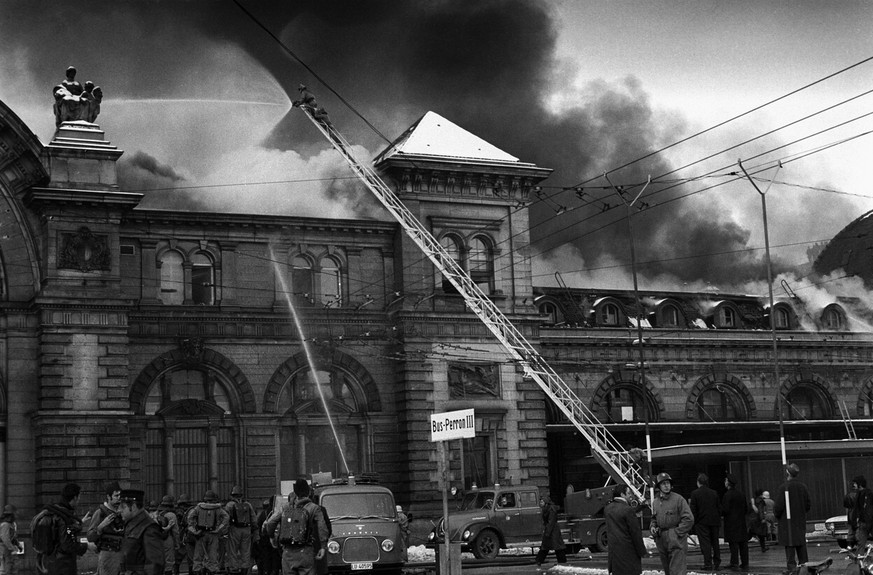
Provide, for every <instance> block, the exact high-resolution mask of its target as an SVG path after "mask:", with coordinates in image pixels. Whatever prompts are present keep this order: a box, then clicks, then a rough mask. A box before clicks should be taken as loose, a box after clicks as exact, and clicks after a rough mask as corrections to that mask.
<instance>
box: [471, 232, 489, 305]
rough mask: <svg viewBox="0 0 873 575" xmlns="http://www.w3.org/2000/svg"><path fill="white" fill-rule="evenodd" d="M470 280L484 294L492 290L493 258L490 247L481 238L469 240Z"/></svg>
mask: <svg viewBox="0 0 873 575" xmlns="http://www.w3.org/2000/svg"><path fill="white" fill-rule="evenodd" d="M467 263H468V268H469V272H470V278H471V279H472V280H473V282H475V283H476V285H478V286H479V288H480V289H481V290H482V291H483V292H485V293H486V294H490V293H491V291H492V289H493V288H494V257H493V255H492V252H491V246H489V245H488V243H487V242H486V241H485V240H483V239H482V238H478V237H476V238H473V239H471V240H470V253H469V255H468V257H467Z"/></svg>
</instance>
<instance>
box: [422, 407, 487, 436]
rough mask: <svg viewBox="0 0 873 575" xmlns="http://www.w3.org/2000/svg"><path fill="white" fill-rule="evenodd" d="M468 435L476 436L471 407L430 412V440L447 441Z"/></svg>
mask: <svg viewBox="0 0 873 575" xmlns="http://www.w3.org/2000/svg"><path fill="white" fill-rule="evenodd" d="M470 437H476V418H475V415H474V414H473V410H472V409H460V410H458V411H446V412H445V413H432V414H431V416H430V440H431V441H447V440H449V439H463V438H470Z"/></svg>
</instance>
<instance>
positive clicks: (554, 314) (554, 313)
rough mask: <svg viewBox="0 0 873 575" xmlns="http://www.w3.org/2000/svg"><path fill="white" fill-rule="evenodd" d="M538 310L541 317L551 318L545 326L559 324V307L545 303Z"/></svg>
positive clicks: (548, 302)
mask: <svg viewBox="0 0 873 575" xmlns="http://www.w3.org/2000/svg"><path fill="white" fill-rule="evenodd" d="M537 310H538V311H539V312H540V314H541V315H547V316H549V317H548V319H546V321H545V325H555V324H556V323H558V306H556V305H555V304H554V303H552V302H550V301H547V302H543V303H541V304H540V305H539V306H538V308H537Z"/></svg>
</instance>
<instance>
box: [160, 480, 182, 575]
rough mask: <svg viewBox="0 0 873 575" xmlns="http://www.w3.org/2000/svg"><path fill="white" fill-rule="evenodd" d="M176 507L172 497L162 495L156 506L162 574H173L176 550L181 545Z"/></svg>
mask: <svg viewBox="0 0 873 575" xmlns="http://www.w3.org/2000/svg"><path fill="white" fill-rule="evenodd" d="M175 509H176V505H175V500H174V499H173V496H172V495H164V496H163V497H162V498H161V502H160V503H159V504H158V512H157V513H158V526H159V527H160V528H161V538H162V539H163V540H164V573H167V574H171V573H173V565H175V563H176V549H178V548H179V545H180V543H181V541H180V535H179V520H178V518H177V517H176V511H175Z"/></svg>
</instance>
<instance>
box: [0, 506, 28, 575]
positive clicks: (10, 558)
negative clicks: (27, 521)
mask: <svg viewBox="0 0 873 575" xmlns="http://www.w3.org/2000/svg"><path fill="white" fill-rule="evenodd" d="M16 511H17V510H16V509H15V506H14V505H9V504H7V505H6V506H5V507H4V508H3V515H2V516H0V575H17V574H18V566H17V565H16V561H15V559H16V556H17V555H19V554H20V553H22V552H23V551H24V546H23V543H21V542H20V541H18V523H16V522H15V513H16Z"/></svg>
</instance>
